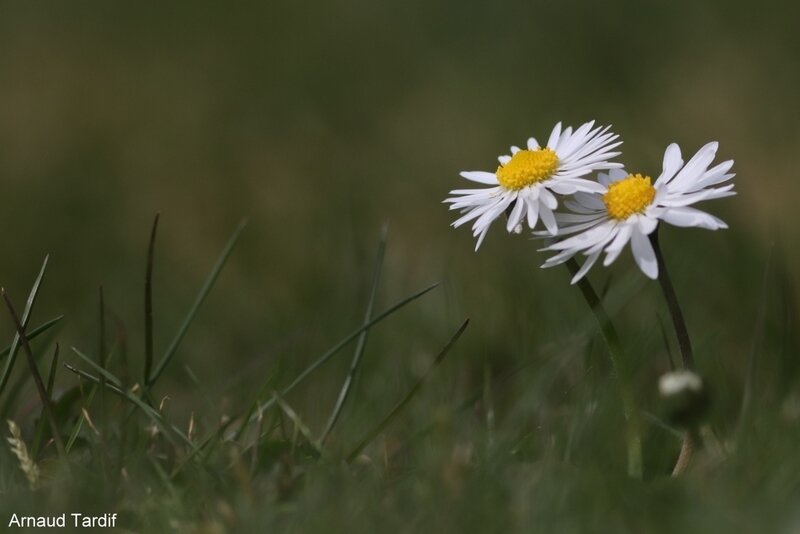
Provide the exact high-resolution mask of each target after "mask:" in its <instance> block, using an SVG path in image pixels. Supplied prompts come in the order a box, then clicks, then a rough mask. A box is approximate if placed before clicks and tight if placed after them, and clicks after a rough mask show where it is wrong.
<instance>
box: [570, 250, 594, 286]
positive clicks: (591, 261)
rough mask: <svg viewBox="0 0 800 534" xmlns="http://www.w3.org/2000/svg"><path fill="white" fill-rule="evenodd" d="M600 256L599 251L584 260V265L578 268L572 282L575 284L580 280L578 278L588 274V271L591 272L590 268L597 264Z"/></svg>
mask: <svg viewBox="0 0 800 534" xmlns="http://www.w3.org/2000/svg"><path fill="white" fill-rule="evenodd" d="M599 257H600V252H599V251H598V252H595V253H594V254H591V255H589V257H588V258H586V261H584V262H583V265H581V268H580V269H578V272H577V273H575V276H573V277H572V281H571V282H570V283H571V284H575V283H576V282H578V280H580V279H581V278H583V277H584V276H586V273H588V272H589V269H591V268H592V265H594V264H595V262H596V261H597V258H599Z"/></svg>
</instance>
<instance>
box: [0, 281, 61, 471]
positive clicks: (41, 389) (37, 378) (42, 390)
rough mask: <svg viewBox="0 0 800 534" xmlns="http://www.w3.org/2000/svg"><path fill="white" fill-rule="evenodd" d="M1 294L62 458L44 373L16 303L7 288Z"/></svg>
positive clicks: (57, 430) (59, 436)
mask: <svg viewBox="0 0 800 534" xmlns="http://www.w3.org/2000/svg"><path fill="white" fill-rule="evenodd" d="M0 294H2V296H3V300H5V303H6V307H7V308H8V314H9V315H10V316H11V320H12V321H13V323H14V327H15V328H16V329H17V335H18V337H19V340H20V342H21V344H22V349H23V351H24V352H25V355H26V356H27V357H28V366H29V367H30V371H31V376H33V381H34V383H35V384H36V390H37V391H38V393H39V399H40V400H41V401H42V408H43V410H44V413H45V416H47V420H48V421H49V423H50V430H51V431H52V432H53V440H54V441H55V444H56V450H57V451H58V456H59V457H60V458H62V459H63V458H66V455H67V454H66V451H65V449H64V441H63V440H62V439H61V433H60V431H59V429H58V422H57V421H56V417H55V414H54V413H53V406H52V404H51V402H50V397H49V396H48V395H47V388H46V387H45V385H44V381H43V380H42V375H40V374H39V369H38V368H37V367H36V360H35V359H34V357H33V350H32V349H31V345H30V343H29V342H28V336H27V334H26V333H25V327H24V326H23V325H22V321H21V320H20V318H19V315H18V314H17V311H16V309H14V305H13V304H12V302H11V299H10V298H9V296H8V294H7V293H6V290H5V288H0Z"/></svg>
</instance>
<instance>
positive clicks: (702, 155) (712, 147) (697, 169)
mask: <svg viewBox="0 0 800 534" xmlns="http://www.w3.org/2000/svg"><path fill="white" fill-rule="evenodd" d="M718 147H719V143H717V142H716V141H712V142H711V143H708V144H706V145H705V146H703V148H701V149H700V150H698V151H697V154H695V155H694V156H693V157H692V159H690V160H689V163H687V164H686V165H684V166H683V168H682V169H681V170H680V172H678V174H677V175H676V176H675V178H673V179H672V181H670V182H669V184H668V187H669V189H670V191H678V190H680V189H681V188H683V187H686V186H687V185H688V184H690V183H691V182H693V181H695V180H697V178H698V177H699V176H700V175H702V174H703V173H704V172H705V171H706V169H707V168H708V165H709V164H710V163H711V162H712V161H714V156H716V154H717V148H718Z"/></svg>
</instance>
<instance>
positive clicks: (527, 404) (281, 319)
mask: <svg viewBox="0 0 800 534" xmlns="http://www.w3.org/2000/svg"><path fill="white" fill-rule="evenodd" d="M797 11H798V7H797V6H796V5H795V4H792V3H789V2H777V3H769V4H766V3H765V4H762V5H759V6H757V9H754V8H753V5H752V3H750V2H744V1H737V0H733V1H727V0H726V1H725V2H702V3H698V2H684V3H681V2H672V3H660V4H656V3H652V5H644V4H642V3H640V2H633V1H631V0H610V1H608V2H603V3H591V2H584V3H572V4H566V3H564V2H517V1H510V2H499V3H477V2H473V3H463V2H455V1H449V2H448V1H445V2H436V3H432V2H424V1H421V0H417V1H415V0H411V2H407V3H404V4H403V6H402V8H400V9H398V8H397V6H395V5H392V4H390V3H372V4H369V3H360V4H358V3H353V2H345V1H340V0H332V1H329V2H316V3H312V4H308V3H297V2H287V1H281V0H275V1H271V2H265V3H260V4H257V5H256V4H254V3H247V4H237V5H225V6H221V5H219V4H215V3H210V2H199V3H198V2H196V1H192V2H189V1H179V2H176V3H173V4H171V5H170V7H169V9H161V8H159V9H155V10H154V9H151V8H149V7H147V6H145V5H139V4H126V5H122V4H115V5H114V6H113V7H110V6H109V5H108V3H103V2H91V1H90V2H87V3H83V4H81V5H75V4H74V3H70V4H66V3H65V4H63V6H56V5H51V6H49V7H48V9H42V7H41V6H40V5H38V4H37V3H30V2H21V3H15V4H13V5H12V4H10V3H8V5H4V8H3V16H2V17H0V44H2V46H0V70H1V71H2V72H3V73H4V76H2V77H0V187H1V188H2V194H3V198H4V199H6V202H5V203H4V211H3V213H4V216H5V218H4V222H5V224H3V225H0V243H2V247H0V250H1V251H2V257H1V258H2V259H1V260H0V285H2V286H4V287H5V288H6V290H7V292H8V295H9V297H10V299H11V304H12V305H13V307H14V309H15V311H16V312H17V314H18V315H19V319H20V323H21V324H20V326H22V328H18V325H16V324H15V321H14V320H13V319H12V317H11V315H9V314H8V312H7V309H6V307H5V306H0V349H2V348H3V347H5V349H4V350H0V419H2V424H0V433H2V438H3V439H0V525H2V527H0V529H2V528H3V527H5V526H6V525H5V524H4V522H5V521H7V520H8V517H10V515H11V514H12V513H17V514H20V515H23V514H24V515H43V514H58V513H62V512H73V511H83V512H86V513H97V514H100V513H107V512H108V513H119V514H120V520H119V524H120V525H121V526H122V527H123V528H124V529H126V530H128V531H136V532H160V531H165V532H167V531H169V532H173V531H186V532H249V531H255V532H263V531H268V532H269V531H278V532H284V531H286V532H314V531H324V532H331V531H333V532H351V531H352V532H384V531H387V532H394V531H399V532H419V531H424V532H428V531H444V532H453V531H466V532H485V531H488V532H531V531H533V532H595V531H598V532H675V531H679V532H794V531H796V530H797V529H798V525H800V514H798V513H797V512H796V510H797V509H798V504H800V454H798V452H797V443H798V442H800V430H798V427H800V360H798V358H797V355H798V354H800V333H799V332H800V329H799V328H798V325H799V324H800V322H799V321H798V308H797V306H798V303H799V302H800V299H799V298H798V297H800V292H798V286H797V274H796V273H797V272H798V268H799V266H800V261H799V260H800V248H798V246H797V244H796V243H800V241H799V240H798V234H800V232H798V228H800V224H798V222H800V219H799V218H798V214H797V210H796V209H795V207H794V204H795V199H796V197H797V196H798V194H799V192H800V185H798V184H799V182H798V181H797V180H796V179H794V177H793V172H792V171H793V169H794V167H795V160H796V153H797V148H798V133H797V126H796V125H797V124H800V121H798V120H794V119H797V118H798V117H797V115H798V112H797V109H798V107H797V105H796V94H798V92H800V71H798V70H797V69H792V68H787V66H791V65H794V64H795V63H796V52H795V51H796V50H798V49H800V33H798V32H797V31H796V28H795V26H796V24H794V23H792V22H791V21H793V20H796V19H797V16H796V12H797ZM765 81H766V83H765ZM590 119H597V120H598V121H600V122H603V123H613V124H614V130H615V131H617V132H618V133H620V134H621V135H622V137H623V138H624V139H625V145H624V149H625V159H626V162H627V163H629V164H631V165H633V166H636V167H637V168H638V169H641V170H642V171H645V170H649V171H651V172H652V171H654V172H655V173H657V172H658V170H659V169H660V168H661V156H662V155H663V148H664V144H665V143H667V142H670V141H676V142H678V143H680V144H681V147H682V148H684V151H685V153H686V154H689V153H692V152H694V150H695V149H696V148H698V147H699V146H701V145H702V144H704V143H705V142H707V141H709V140H711V139H716V140H719V141H720V146H721V152H720V158H721V159H728V158H733V159H735V160H736V166H735V168H736V170H737V173H738V176H737V178H736V181H737V184H736V188H737V191H739V196H737V197H735V198H733V199H727V200H721V201H719V202H718V203H716V204H715V205H714V206H713V207H712V206H709V207H708V209H709V210H710V211H712V212H713V213H714V214H715V215H718V216H720V217H721V218H722V219H724V220H725V221H726V222H728V223H729V224H730V230H728V231H725V232H716V233H713V232H703V231H691V230H687V231H680V230H678V229H672V228H664V230H663V232H662V233H661V235H660V240H661V245H662V249H663V252H664V260H665V262H666V263H667V265H668V267H669V272H670V275H671V277H672V280H671V281H672V283H671V286H673V289H674V292H675V293H676V295H677V297H678V298H679V299H680V305H681V311H682V316H683V318H684V319H685V323H686V328H687V330H688V333H689V334H690V336H691V348H692V352H693V357H694V361H695V363H696V367H697V370H698V372H699V373H700V374H701V375H702V376H703V377H704V378H705V379H706V381H707V383H708V385H709V392H710V398H711V411H710V413H709V414H708V423H709V429H708V430H707V431H704V432H703V433H702V438H703V440H704V449H703V450H702V451H700V452H698V454H697V455H696V456H695V458H694V460H693V462H692V463H691V464H690V466H689V468H688V469H687V470H686V472H685V473H684V474H683V475H682V476H680V477H678V478H673V477H671V476H670V472H671V470H672V469H673V467H674V465H675V462H676V459H677V457H678V454H679V451H680V448H681V440H682V434H681V432H680V431H679V430H678V429H676V428H674V427H673V426H671V425H670V424H669V423H668V422H667V420H666V407H665V406H663V404H662V401H661V400H660V399H659V397H658V394H657V384H658V378H659V376H660V375H661V374H662V373H664V372H666V371H668V370H669V369H671V368H672V367H680V365H681V356H682V351H681V348H682V347H681V344H682V342H681V340H680V339H678V338H677V337H676V336H675V333H674V329H673V327H672V323H673V320H672V317H673V315H672V313H673V310H672V309H671V308H670V306H668V303H667V301H665V299H664V297H663V295H662V293H661V292H660V287H659V284H658V283H655V282H652V281H649V280H647V279H645V277H644V276H642V275H641V274H640V273H639V271H638V269H637V268H636V267H635V266H634V265H633V263H632V261H631V260H630V255H629V254H627V253H624V254H623V255H622V256H621V257H620V259H619V260H618V261H617V262H615V264H614V265H613V266H611V267H610V268H598V267H595V268H594V269H593V272H591V273H589V279H590V281H591V285H592V287H593V288H594V289H595V290H596V294H597V296H598V297H599V299H598V301H599V303H600V304H601V305H602V309H603V310H604V311H605V313H606V314H607V316H608V318H609V319H610V321H611V322H613V326H614V329H615V330H616V332H617V334H618V337H619V342H620V344H621V348H620V350H619V353H620V354H621V355H622V356H621V357H620V359H624V361H623V362H622V363H624V364H625V365H626V367H625V371H626V372H627V374H628V375H629V379H630V384H631V392H630V394H631V396H632V397H633V399H634V401H635V403H636V406H637V407H638V408H639V410H638V414H636V415H638V424H639V432H640V434H641V445H642V455H643V456H642V480H637V479H635V478H631V477H629V476H628V474H627V471H628V467H629V466H628V458H627V455H626V437H627V436H626V433H625V429H626V421H625V417H624V413H623V410H622V406H621V404H622V399H621V397H620V388H619V386H618V384H617V382H616V379H615V377H614V367H613V364H612V361H611V360H610V358H609V350H608V346H607V343H606V339H604V335H603V334H604V332H603V328H598V323H597V319H596V316H595V315H594V314H593V313H592V311H591V309H590V308H589V307H588V306H587V304H586V301H585V300H584V297H583V296H582V294H581V292H580V291H579V289H576V288H571V287H569V284H568V282H569V278H570V277H569V275H568V273H567V272H566V271H564V270H563V269H548V270H540V269H538V265H540V263H541V261H542V259H543V256H542V255H540V254H538V253H537V252H536V251H535V247H533V246H529V245H530V243H529V242H528V241H527V240H525V239H524V238H522V237H519V236H517V237H516V238H515V237H514V236H508V235H505V233H504V232H502V231H495V232H492V234H491V235H490V236H489V237H488V238H487V240H486V242H485V243H484V244H483V245H482V247H481V250H480V252H479V253H477V254H476V253H474V252H473V249H474V241H473V240H472V239H471V237H470V235H469V232H468V231H466V229H460V230H453V229H452V228H449V226H448V223H449V222H451V220H452V217H451V214H450V213H448V212H447V210H446V209H443V207H442V205H441V202H440V201H441V199H443V198H444V197H445V195H446V193H447V191H448V190H450V189H452V188H453V187H460V186H459V185H458V183H459V178H458V171H460V170H464V169H485V168H488V167H487V164H489V163H491V162H492V161H493V160H494V157H495V156H496V155H497V154H499V153H502V152H503V151H505V150H506V149H507V146H508V145H509V144H512V143H520V142H522V141H524V139H526V138H527V137H528V136H530V135H535V136H538V137H540V138H541V136H542V135H545V134H546V131H545V128H546V127H548V126H550V125H552V124H554V123H555V122H556V121H558V120H564V121H565V122H567V123H571V124H576V123H580V122H583V121H585V120H590ZM461 185H463V184H461ZM155 213H160V214H161V215H160V216H159V217H158V218H157V220H155V221H154V214H155ZM243 215H247V216H248V224H247V227H246V228H245V229H244V230H242V232H241V233H240V234H234V233H233V232H234V229H235V228H237V223H238V221H239V220H240V219H241V217H242V216H243ZM387 220H388V221H390V222H391V234H390V235H387V236H385V237H381V235H382V233H381V228H382V226H381V225H382V224H383V222H384V221H387ZM462 230H463V231H462ZM226 243H228V244H229V246H227V247H226ZM48 253H49V256H47V257H48V260H47V261H46V262H43V258H45V256H46V254H48ZM43 263H44V264H43ZM467 318H469V323H468V325H467V326H465V324H466V323H465V321H466V320H467ZM19 330H22V336H21V335H20V332H19ZM23 337H27V338H28V339H29V341H30V343H29V346H30V352H31V354H32V357H33V360H34V362H35V364H36V368H37V369H38V373H39V375H40V378H41V382H42V385H43V386H44V388H43V389H44V395H42V394H41V390H40V388H37V387H36V383H35V382H34V378H33V376H32V374H31V366H30V359H29V355H28V352H27V350H26V348H25V344H24V343H23V342H22V341H23V339H22V338H23ZM606 337H607V336H606ZM43 400H44V402H45V404H43V402H42V401H43ZM48 400H49V402H50V404H51V408H52V409H51V411H52V415H53V419H55V423H56V424H55V426H57V428H58V430H57V431H56V433H55V434H56V435H60V436H61V438H62V440H63V445H64V451H65V456H66V459H60V458H59V453H58V450H57V445H56V442H55V441H54V432H53V430H52V429H51V422H50V420H49V418H48V417H47V413H46V411H44V410H46V409H45V408H44V406H45V405H46V403H47V401H48ZM6 420H11V421H13V422H14V424H15V425H16V426H11V427H10V426H9V425H8V424H7V421H6ZM12 428H13V430H12ZM9 439H11V440H13V443H10V442H8V441H7V440H9ZM23 444H24V448H23V446H22V445H23ZM23 451H24V452H23ZM26 455H27V456H26ZM25 458H27V459H25ZM21 459H22V461H21ZM28 459H29V460H31V461H32V462H34V463H33V464H31V463H30V462H29V461H28ZM34 465H35V469H34V468H33V466H34ZM33 475H35V479H36V484H35V485H34V488H35V489H32V488H31V480H32V478H33Z"/></svg>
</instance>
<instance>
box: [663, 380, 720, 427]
mask: <svg viewBox="0 0 800 534" xmlns="http://www.w3.org/2000/svg"><path fill="white" fill-rule="evenodd" d="M658 392H659V393H660V395H661V398H662V399H663V400H664V407H665V410H664V415H665V417H666V419H667V420H668V421H669V422H670V423H672V424H674V425H676V426H679V427H682V428H687V429H688V428H693V427H696V426H697V425H699V424H700V423H701V422H702V420H703V418H704V417H705V416H706V413H707V411H708V406H709V398H708V393H707V392H706V387H705V384H704V383H703V379H702V378H700V376H699V375H698V374H697V373H695V372H693V371H688V370H680V371H671V372H669V373H666V374H663V375H661V377H660V378H659V380H658Z"/></svg>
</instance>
